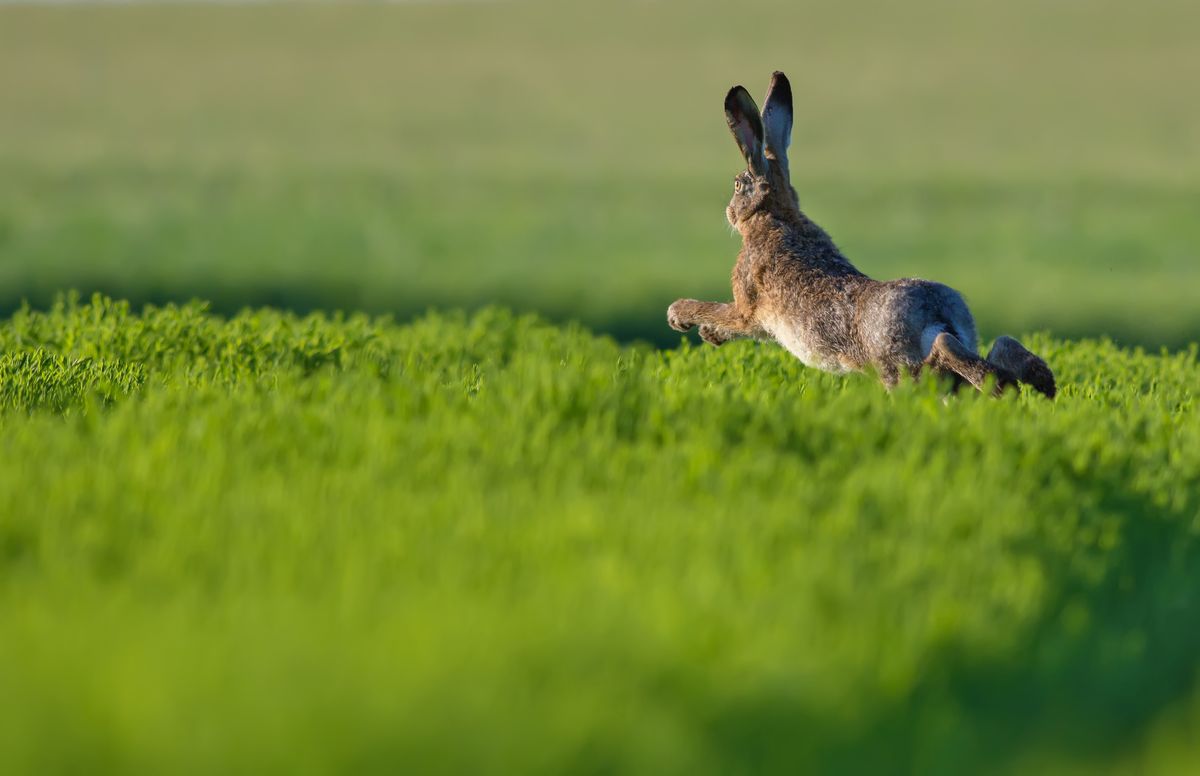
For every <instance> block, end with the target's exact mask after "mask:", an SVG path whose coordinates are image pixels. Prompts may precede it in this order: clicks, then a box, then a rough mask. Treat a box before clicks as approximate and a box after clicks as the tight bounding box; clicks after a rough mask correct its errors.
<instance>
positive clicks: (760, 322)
mask: <svg viewBox="0 0 1200 776" xmlns="http://www.w3.org/2000/svg"><path fill="white" fill-rule="evenodd" d="M725 118H726V119H727V120H728V122H729V129H730V131H731V132H732V133H733V138H734V140H736V141H737V144H738V148H740V149H741V152H742V156H743V157H744V158H745V160H746V169H745V170H744V171H743V172H741V173H739V174H738V175H737V176H736V177H735V178H734V179H733V198H732V199H731V200H730V202H729V207H727V208H726V209H725V215H726V217H727V218H728V219H729V223H730V224H731V225H733V227H734V228H736V229H737V230H738V231H739V232H740V233H741V235H742V250H741V252H740V253H739V254H738V258H737V263H736V264H734V267H733V301H732V302H729V303H722V302H699V301H696V300H695V299H680V300H678V301H676V302H675V303H674V304H672V305H671V306H670V308H668V309H667V322H668V323H669V324H670V325H671V327H672V328H673V329H676V330H678V331H687V330H688V329H690V328H692V327H693V326H699V327H700V329H699V331H700V336H701V338H702V339H704V341H705V342H708V343H711V344H713V345H720V344H722V343H723V342H727V341H729V340H731V339H734V338H736V337H758V338H761V339H774V340H775V341H776V342H778V343H779V344H780V345H783V346H784V347H785V348H787V349H788V350H789V351H791V353H792V354H794V355H795V356H796V357H797V358H799V359H800V360H801V361H802V362H804V364H805V365H807V366H811V367H816V368H817V369H823V370H825V371H827V372H847V371H854V370H862V369H865V368H867V367H872V368H874V369H875V370H876V371H877V372H878V373H879V376H880V378H881V379H882V380H883V383H884V385H885V386H887V387H888V388H891V387H892V386H894V385H895V384H896V383H897V381H899V379H900V376H901V375H902V374H903V373H905V372H907V373H908V374H911V375H913V376H916V375H918V374H920V372H921V371H922V370H923V369H931V370H933V371H935V372H937V373H940V374H943V375H947V376H950V377H952V378H953V379H954V381H955V383H956V384H960V383H961V382H963V381H966V382H968V383H970V384H971V385H973V386H975V387H976V388H982V387H983V386H984V384H985V381H986V380H987V379H988V377H989V375H990V376H992V377H993V378H994V380H995V385H996V390H997V391H1002V390H1004V388H1006V387H1009V386H1012V387H1014V388H1015V387H1016V386H1017V384H1018V383H1026V384H1028V385H1029V386H1031V387H1032V388H1034V389H1035V390H1037V391H1040V392H1041V393H1043V394H1045V395H1046V396H1049V397H1051V398H1053V397H1054V394H1055V384H1054V374H1053V373H1052V372H1051V371H1050V368H1049V367H1048V366H1047V365H1046V362H1045V361H1043V360H1042V359H1040V358H1038V357H1037V356H1035V355H1034V354H1033V353H1030V352H1029V351H1028V350H1026V349H1025V347H1024V346H1023V345H1021V343H1020V342H1017V341H1016V340H1015V339H1013V338H1011V337H1001V338H1000V339H998V340H997V341H996V344H995V345H994V346H993V347H992V350H991V352H990V353H988V356H987V358H981V357H980V356H979V354H978V352H977V348H978V342H977V338H976V334H975V321H974V320H973V319H972V318H971V312H970V310H968V309H967V305H966V302H964V301H963V298H962V296H961V295H960V294H959V293H958V292H957V291H955V290H954V289H952V288H949V287H948V286H944V285H942V284H941V283H934V282H931V281H928V280H917V279H913V278H905V279H902V280H889V281H886V282H880V281H877V280H872V279H871V278H869V277H867V276H866V275H864V274H863V273H861V272H859V271H858V270H857V269H855V267H854V265H852V264H851V263H850V262H849V261H848V260H847V259H846V257H845V256H843V255H842V252H841V251H840V250H838V247H837V246H836V245H834V244H833V240H831V239H830V237H829V235H828V234H826V233H825V230H823V229H821V227H819V226H817V225H816V224H815V223H813V222H812V221H810V220H809V219H808V217H807V216H805V215H804V213H802V212H801V211H800V203H799V200H798V198H797V197H796V191H795V189H793V188H792V185H791V175H790V172H789V169H788V158H787V149H788V145H789V143H790V141H791V133H792V88H791V85H790V84H789V83H788V80H787V77H786V76H785V75H784V74H783V73H775V74H774V76H772V78H771V86H770V89H768V90H767V100H766V107H765V108H764V109H763V111H762V113H761V115H760V114H759V111H758V106H757V105H755V103H754V99H753V98H752V97H751V96H750V94H749V92H747V91H746V90H745V89H744V88H743V87H741V86H735V87H734V88H733V89H731V90H730V91H729V94H728V95H727V96H726V97H725Z"/></svg>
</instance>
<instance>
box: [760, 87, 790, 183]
mask: <svg viewBox="0 0 1200 776" xmlns="http://www.w3.org/2000/svg"><path fill="white" fill-rule="evenodd" d="M764 105H765V107H764V108H763V114H762V122H763V129H764V131H765V133H766V146H767V156H768V157H769V158H771V159H774V160H775V161H776V162H778V163H779V166H780V168H781V169H782V170H783V177H785V178H787V179H788V180H791V174H790V170H789V169H788V156H787V151H788V146H789V145H791V144H792V85H791V84H790V83H789V82H788V79H787V76H786V75H784V74H783V73H781V72H779V71H778V70H777V71H775V74H774V75H772V76H771V87H770V88H769V89H767V100H766V103H764Z"/></svg>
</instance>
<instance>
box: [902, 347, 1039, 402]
mask: <svg viewBox="0 0 1200 776" xmlns="http://www.w3.org/2000/svg"><path fill="white" fill-rule="evenodd" d="M925 366H927V367H929V368H930V369H932V370H933V371H935V372H938V373H940V374H944V375H948V376H950V377H955V378H959V377H961V378H962V379H964V380H966V381H967V382H968V383H970V384H971V385H973V386H975V387H976V388H977V389H978V390H983V388H984V385H985V384H986V382H987V378H988V376H989V375H990V376H994V377H995V379H996V387H995V394H996V395H997V396H999V395H1000V394H1001V393H1003V392H1004V389H1005V388H1008V387H1010V386H1011V387H1013V388H1017V387H1018V386H1017V377H1016V375H1014V374H1013V373H1012V372H1010V371H1009V370H1008V369H1007V368H1005V367H1004V366H1001V365H999V364H995V363H992V362H991V361H987V360H985V359H982V358H980V357H979V354H977V353H975V352H974V351H972V350H971V349H970V348H968V347H967V346H966V345H964V344H962V342H960V341H959V340H958V338H957V337H955V336H954V335H953V334H951V333H950V332H946V331H944V332H942V333H941V334H939V335H937V338H936V339H934V341H933V348H932V349H931V350H930V351H929V356H928V357H927V358H926V359H925Z"/></svg>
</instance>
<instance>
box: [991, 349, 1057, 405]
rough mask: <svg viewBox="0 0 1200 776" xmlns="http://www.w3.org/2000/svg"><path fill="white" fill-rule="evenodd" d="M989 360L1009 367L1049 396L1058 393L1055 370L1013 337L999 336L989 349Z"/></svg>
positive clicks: (1021, 379) (999, 365) (1006, 367)
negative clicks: (1052, 370) (1051, 369)
mask: <svg viewBox="0 0 1200 776" xmlns="http://www.w3.org/2000/svg"><path fill="white" fill-rule="evenodd" d="M987 360H988V361H989V362H991V363H993V364H995V365H996V366H998V367H1000V368H1002V369H1007V370H1008V371H1009V372H1011V373H1012V374H1014V375H1015V376H1016V378H1017V379H1018V380H1020V381H1021V382H1023V383H1026V384H1028V385H1029V386H1031V387H1032V388H1033V389H1034V390H1035V391H1038V392H1039V393H1041V394H1043V395H1044V396H1046V397H1047V398H1050V399H1053V398H1054V395H1055V394H1056V393H1058V387H1057V386H1056V385H1055V383H1054V372H1051V371H1050V367H1049V366H1047V365H1046V362H1045V361H1043V360H1042V359H1040V358H1038V357H1037V356H1035V355H1034V354H1033V353H1031V352H1029V351H1028V350H1027V349H1026V348H1025V346H1024V345H1022V344H1021V343H1020V342H1017V341H1016V340H1015V339H1013V338H1012V337H1000V338H998V339H997V340H996V343H995V344H994V345H992V349H991V350H989V351H988V354H987Z"/></svg>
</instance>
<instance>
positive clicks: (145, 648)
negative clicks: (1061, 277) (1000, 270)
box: [0, 299, 1200, 774]
mask: <svg viewBox="0 0 1200 776" xmlns="http://www.w3.org/2000/svg"><path fill="white" fill-rule="evenodd" d="M1036 344H1037V347H1038V348H1039V350H1040V351H1041V352H1043V353H1045V354H1046V355H1047V358H1049V359H1050V361H1051V363H1053V364H1054V365H1055V367H1056V368H1057V369H1058V370H1059V376H1060V380H1061V385H1062V386H1063V387H1062V393H1061V395H1060V397H1059V399H1058V401H1057V402H1053V403H1052V402H1049V401H1046V400H1044V399H1042V398H1040V397H1037V396H1033V395H1028V396H1020V397H1013V396H1010V397H1008V398H1006V399H1002V400H991V399H986V398H982V397H980V396H977V395H973V394H972V395H963V396H961V397H959V398H957V399H955V400H952V401H950V402H949V403H945V402H943V400H942V395H941V392H940V391H939V389H938V386H936V385H935V384H934V383H932V382H927V383H925V384H922V385H915V386H914V385H908V386H905V387H902V388H901V389H900V390H898V391H897V392H895V393H893V394H891V395H889V394H887V393H885V392H884V391H882V390H881V389H880V387H879V385H878V384H877V383H876V381H875V380H874V379H872V378H869V377H866V376H855V377H849V378H839V377H833V376H828V375H819V374H817V373H814V372H812V371H808V370H805V369H804V368H803V367H801V366H800V365H799V363H798V362H797V361H796V360H795V359H793V358H792V357H790V356H789V355H787V354H786V353H785V352H783V351H782V350H781V349H779V348H776V347H773V346H766V345H759V344H755V343H751V342H742V343H736V344H732V345H729V346H726V347H724V348H721V349H719V350H718V349H714V348H708V347H706V348H683V349H679V350H673V351H655V350H651V349H649V348H648V347H638V348H630V347H622V346H619V345H617V344H615V343H614V342H613V341H611V340H609V339H604V338H597V337H595V336H594V335H591V334H589V333H587V332H586V331H584V330H581V329H577V328H568V329H563V328H558V327H555V326H552V325H550V324H545V323H541V322H539V321H537V320H536V319H531V318H527V317H524V318H522V317H514V316H513V315H511V314H508V313H504V312H500V311H494V310H492V311H484V312H481V313H479V314H478V315H476V316H474V317H471V318H464V317H463V316H461V315H449V316H435V317H428V318H423V319H421V320H419V321H417V322H415V323H413V324H411V325H406V326H397V325H394V324H389V323H386V322H383V321H378V320H372V319H368V318H364V317H354V318H349V319H330V318H327V317H320V316H319V317H310V318H303V319H300V318H296V317H292V316H288V315H281V314H278V313H272V312H248V313H245V314H243V315H240V316H237V317H236V318H233V319H232V320H228V321H226V320H222V319H219V318H215V317H213V316H211V315H209V314H205V313H204V312H203V311H202V310H201V309H200V308H199V307H197V306H191V307H187V308H183V309H166V310H151V311H148V312H147V313H145V314H144V315H131V314H130V313H129V312H128V308H127V307H126V306H124V305H121V304H117V303H111V302H108V301H106V300H102V299H97V300H96V301H95V302H94V303H93V304H90V305H85V306H75V305H66V306H59V307H57V308H55V309H54V310H53V311H51V312H50V313H48V314H40V313H29V312H21V313H19V314H18V315H16V316H15V317H14V318H13V319H12V320H10V321H9V322H7V323H5V324H4V325H3V326H2V327H0V347H2V348H3V351H4V352H5V354H6V355H4V356H3V357H0V381H2V382H0V385H3V395H2V396H0V403H2V406H3V414H2V415H0V424H2V426H0V483H2V484H0V499H2V502H0V699H3V700H2V701H0V771H4V772H5V773H15V772H28V773H38V774H44V773H51V772H80V771H85V772H96V771H103V770H111V771H114V772H144V773H183V772H195V773H213V772H230V771H231V770H232V771H235V772H248V773H251V772H252V773H262V772H266V771H278V772H286V773H296V772H312V773H321V772H334V771H338V772H341V771H346V770H354V771H377V772H396V771H397V770H403V771H406V772H442V771H444V772H470V773H479V772H494V773H513V772H547V773H562V772H565V771H582V772H589V773H591V772H595V773H602V772H613V771H634V772H647V773H663V772H679V773H709V772H711V773H735V772H752V771H759V770H772V771H786V772H794V771H795V770H796V769H797V768H801V769H808V768H820V769H822V770H826V769H830V768H836V769H838V770H843V769H847V768H849V769H853V770H863V771H869V772H879V770H880V769H883V770H885V771H894V770H901V771H908V770H911V771H915V772H921V773H931V772H945V773H961V772H973V771H976V770H977V769H978V768H979V767H981V766H989V767H993V768H996V769H998V770H1014V771H1019V770H1022V769H1024V768H1027V767H1029V766H1031V765H1034V766H1038V767H1051V766H1053V767H1056V768H1065V767H1068V766H1070V767H1076V768H1079V769H1080V771H1081V772H1095V770H1094V768H1095V767H1098V766H1100V765H1103V766H1106V767H1112V768H1113V769H1114V770H1119V769H1120V768H1122V767H1126V766H1127V767H1134V766H1136V767H1138V768H1140V769H1142V770H1141V772H1146V769H1149V770H1151V771H1153V770H1154V769H1155V768H1157V769H1158V770H1161V772H1164V773H1171V772H1176V773H1178V772H1179V771H1178V770H1177V768H1179V767H1180V762H1181V761H1180V759H1179V758H1181V757H1182V758H1184V759H1183V760H1182V762H1184V763H1190V764H1191V765H1193V766H1194V765H1196V764H1197V763H1198V762H1200V760H1197V756H1198V754H1200V753H1197V751H1196V750H1195V749H1194V748H1189V747H1191V746H1192V743H1189V742H1194V739H1193V738H1189V737H1187V735H1186V732H1187V731H1191V730H1194V727H1193V726H1191V724H1190V723H1191V722H1192V720H1194V716H1193V717H1189V716H1187V715H1186V714H1187V713H1186V709H1187V708H1188V707H1187V706H1183V707H1178V706H1177V704H1178V703H1181V702H1186V699H1187V698H1188V697H1189V692H1188V688H1189V686H1190V680H1191V677H1192V676H1193V673H1194V671H1195V670H1196V668H1197V667H1198V662H1197V654H1198V650H1200V619H1198V618H1197V616H1196V614H1197V611H1198V610H1200V576H1198V575H1197V574H1196V571H1195V570H1196V568H1197V565H1196V564H1197V563H1198V562H1200V544H1198V541H1197V539H1198V538H1200V536H1198V533H1197V530H1198V529H1197V526H1198V525H1200V422H1198V421H1200V417H1198V415H1200V412H1198V409H1197V403H1196V394H1195V386H1196V385H1197V382H1198V381H1200V364H1198V363H1197V359H1196V351H1195V349H1193V350H1192V351H1190V352H1188V353H1183V354H1179V355H1176V356H1153V355H1146V354H1143V353H1140V352H1139V353H1132V352H1129V351H1124V350H1120V349H1118V348H1116V347H1114V346H1113V345H1111V344H1108V343H1104V342H1095V341H1088V342H1077V343H1067V342H1062V341H1055V340H1049V339H1040V340H1038V341H1037V343H1036ZM1179 708H1182V709H1184V711H1180V710H1178V709H1179ZM1181 714H1182V715H1184V716H1183V720H1184V723H1186V724H1184V728H1183V730H1184V733H1185V734H1184V735H1183V736H1181V737H1179V738H1178V740H1177V739H1176V738H1172V737H1171V732H1172V731H1173V730H1174V729H1175V728H1174V727H1173V726H1178V725H1179V724H1181V723H1179V722H1177V721H1175V718H1176V717H1178V716H1179V715H1181ZM1164 720H1165V721H1164ZM1164 731H1165V732H1164ZM1163 741H1166V743H1163ZM1172 747H1174V748H1172ZM1189 758H1190V759H1189ZM1114 764H1115V765H1114ZM1173 769H1174V770H1173Z"/></svg>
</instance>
